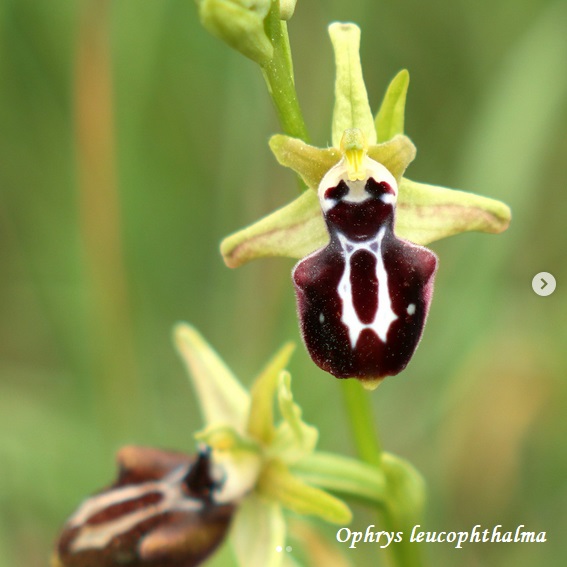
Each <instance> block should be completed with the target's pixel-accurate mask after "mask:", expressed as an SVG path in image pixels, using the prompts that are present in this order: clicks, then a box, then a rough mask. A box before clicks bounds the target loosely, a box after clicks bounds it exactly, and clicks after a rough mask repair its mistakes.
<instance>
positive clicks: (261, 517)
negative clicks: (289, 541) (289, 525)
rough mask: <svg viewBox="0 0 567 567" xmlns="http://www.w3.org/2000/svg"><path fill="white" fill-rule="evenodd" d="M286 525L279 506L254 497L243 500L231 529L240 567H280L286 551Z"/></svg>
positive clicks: (253, 495)
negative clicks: (279, 550)
mask: <svg viewBox="0 0 567 567" xmlns="http://www.w3.org/2000/svg"><path fill="white" fill-rule="evenodd" d="M285 532H286V526H285V522H284V518H283V514H282V510H281V507H280V506H279V504H277V503H275V502H268V501H265V500H264V499H262V498H260V497H259V496H257V495H255V494H250V495H249V496H248V497H247V498H245V499H244V500H243V501H242V503H241V505H240V507H239V509H238V512H237V513H236V518H235V519H234V524H233V527H232V530H231V536H232V543H233V546H234V551H235V552H236V557H237V560H238V565H240V567H280V566H281V565H282V562H283V557H284V554H283V553H281V552H278V551H277V550H276V548H277V547H278V546H279V547H280V548H282V549H283V548H285Z"/></svg>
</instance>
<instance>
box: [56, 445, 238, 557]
mask: <svg viewBox="0 0 567 567" xmlns="http://www.w3.org/2000/svg"><path fill="white" fill-rule="evenodd" d="M117 461H118V465H119V472H118V479H117V481H116V482H115V483H114V484H113V485H111V486H110V487H109V488H107V489H105V490H103V491H101V492H99V493H97V494H95V495H94V496H91V497H90V498H87V499H86V500H85V501H84V502H83V503H82V504H81V505H80V506H79V508H78V509H77V510H76V511H75V513H74V514H73V515H72V516H71V517H70V518H69V519H68V520H67V523H66V524H65V526H64V527H63V530H62V532H61V534H60V537H59V539H58V542H57V545H56V559H55V560H54V563H53V565H54V567H118V566H121V567H124V566H128V567H194V566H196V565H199V564H200V563H201V562H202V561H204V560H205V559H206V558H207V557H208V556H209V555H210V554H211V553H213V551H214V550H215V549H216V548H217V547H218V545H219V544H220V543H221V542H222V541H223V539H224V537H225V535H226V533H227V531H228V528H229V526H230V521H231V519H232V516H233V514H234V511H235V505H234V504H220V505H219V504H217V503H216V502H215V492H216V490H218V489H219V488H220V486H221V485H222V481H219V480H217V479H216V478H215V475H214V473H213V470H212V467H211V461H210V455H209V450H208V449H206V448H205V449H203V450H201V451H200V452H199V454H198V455H197V456H191V455H187V454H184V453H180V452H174V451H166V450H161V449H155V448H150V447H136V446H127V447H124V448H122V449H121V450H120V451H119V452H118V455H117Z"/></svg>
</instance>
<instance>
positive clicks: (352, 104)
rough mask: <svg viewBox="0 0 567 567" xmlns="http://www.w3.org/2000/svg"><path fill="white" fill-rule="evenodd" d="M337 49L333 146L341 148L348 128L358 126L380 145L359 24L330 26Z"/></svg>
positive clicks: (371, 142)
mask: <svg viewBox="0 0 567 567" xmlns="http://www.w3.org/2000/svg"><path fill="white" fill-rule="evenodd" d="M329 35H330V36H331V42H332V44H333V49H334V52H335V66H336V69H337V71H336V72H337V75H336V79H335V108H334V110H333V131H332V140H333V146H335V147H336V148H338V147H339V145H340V143H341V138H342V136H343V133H344V131H345V130H349V129H351V128H358V129H359V130H361V131H362V132H363V134H364V136H365V137H366V142H367V143H368V145H373V144H376V130H375V128H374V120H373V118H372V111H371V110H370V105H369V103H368V95H367V93H366V85H365V84H364V78H363V76H362V67H361V65H360V54H359V49H360V28H359V27H358V26H356V25H355V24H350V23H339V22H335V23H333V24H331V25H330V26H329Z"/></svg>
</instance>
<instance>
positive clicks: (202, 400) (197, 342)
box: [174, 323, 250, 432]
mask: <svg viewBox="0 0 567 567" xmlns="http://www.w3.org/2000/svg"><path fill="white" fill-rule="evenodd" d="M174 339H175V344H176V346H177V350H178V351H179V354H180V355H181V358H182V359H183V362H184V363H185V366H186V367H187V370H188V372H189V375H190V377H191V379H192V382H193V385H194V387H195V391H196V393H197V397H198V398H199V406H200V408H201V412H202V414H203V419H204V422H205V424H206V425H210V424H213V423H214V424H219V423H221V424H227V425H231V426H232V427H234V428H235V429H236V430H238V431H241V432H243V431H244V428H245V425H246V421H247V415H248V410H249V407H250V395H249V394H248V392H247V391H246V390H245V389H244V388H243V387H242V385H241V384H240V382H239V381H238V380H237V378H236V377H235V376H234V374H233V373H232V372H231V371H230V370H229V368H228V367H227V366H226V364H225V363H224V362H223V361H222V359H221V358H220V357H219V355H218V354H217V353H216V352H215V351H214V350H213V349H212V348H211V346H210V345H209V344H208V343H207V342H206V341H205V339H203V337H202V336H201V335H200V334H199V332H198V331H197V330H196V329H195V328H193V327H192V326H190V325H188V324H187V323H179V324H177V325H176V326H175V329H174Z"/></svg>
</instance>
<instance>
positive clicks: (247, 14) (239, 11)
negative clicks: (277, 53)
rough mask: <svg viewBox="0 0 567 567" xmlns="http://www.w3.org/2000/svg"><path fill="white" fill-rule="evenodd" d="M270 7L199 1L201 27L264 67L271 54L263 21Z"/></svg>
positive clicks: (267, 4) (266, 4) (262, 2)
mask: <svg viewBox="0 0 567 567" xmlns="http://www.w3.org/2000/svg"><path fill="white" fill-rule="evenodd" d="M270 5H271V3H270V0H260V1H258V2H246V1H241V2H238V1H231V0H202V1H201V2H200V4H199V15H200V17H201V23H202V24H203V26H204V27H205V28H206V29H207V30H208V31H209V32H210V33H211V34H213V35H214V36H216V37H218V38H219V39H222V40H223V41H225V42H226V43H228V45H230V47H232V48H233V49H236V50H237V51H240V53H242V54H243V55H245V56H246V57H248V58H250V59H252V61H255V62H256V63H258V64H259V65H264V64H266V63H267V62H268V61H270V59H272V57H273V54H274V50H273V47H272V44H271V42H270V40H269V39H268V37H267V36H266V32H265V30H264V19H265V17H266V16H267V14H268V12H269V10H270Z"/></svg>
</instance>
